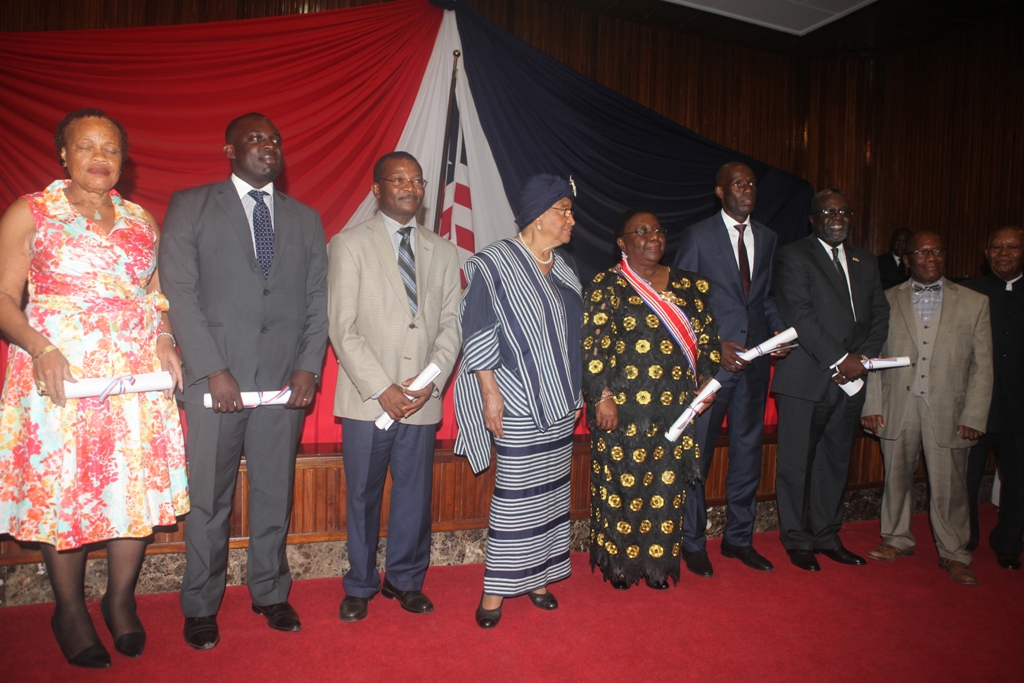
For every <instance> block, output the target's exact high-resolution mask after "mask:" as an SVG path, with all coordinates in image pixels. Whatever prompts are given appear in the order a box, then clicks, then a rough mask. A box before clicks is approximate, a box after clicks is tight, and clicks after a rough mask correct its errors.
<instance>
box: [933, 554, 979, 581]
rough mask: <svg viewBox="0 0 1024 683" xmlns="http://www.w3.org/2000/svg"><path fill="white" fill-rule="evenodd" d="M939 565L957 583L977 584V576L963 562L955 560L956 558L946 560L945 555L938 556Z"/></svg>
mask: <svg viewBox="0 0 1024 683" xmlns="http://www.w3.org/2000/svg"><path fill="white" fill-rule="evenodd" d="M939 566H940V567H941V568H942V569H945V570H946V573H947V574H949V578H951V579H953V580H954V581H956V582H957V583H962V584H963V585H965V586H977V585H978V577H977V576H975V575H974V572H972V571H971V568H970V567H968V566H967V565H966V564H964V563H963V562H957V561H956V560H948V559H946V558H945V557H940V558H939Z"/></svg>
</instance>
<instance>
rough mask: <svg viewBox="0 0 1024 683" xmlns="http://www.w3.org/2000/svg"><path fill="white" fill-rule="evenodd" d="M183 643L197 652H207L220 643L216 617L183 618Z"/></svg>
mask: <svg viewBox="0 0 1024 683" xmlns="http://www.w3.org/2000/svg"><path fill="white" fill-rule="evenodd" d="M185 642H186V643H188V646H189V647H193V648H195V649H197V650H209V649H210V648H211V647H214V646H215V645H216V644H217V643H219V642H220V631H219V630H218V629H217V615H216V614H215V615H213V616H210V617H185Z"/></svg>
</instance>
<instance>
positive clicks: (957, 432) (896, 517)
mask: <svg viewBox="0 0 1024 683" xmlns="http://www.w3.org/2000/svg"><path fill="white" fill-rule="evenodd" d="M903 259H904V261H906V263H907V266H908V267H909V269H910V280H908V281H907V282H904V283H903V284H901V285H899V286H897V287H894V288H892V289H889V290H887V291H886V293H885V296H886V298H887V299H888V300H889V305H890V306H891V311H892V313H891V319H890V321H889V338H888V339H886V341H885V345H884V346H882V354H883V355H885V356H887V357H888V356H909V357H910V360H911V365H910V367H905V368H895V369H892V370H885V371H882V372H878V373H874V374H872V375H871V377H870V378H869V379H868V385H867V399H866V401H865V402H864V409H863V411H862V412H863V415H864V416H863V417H862V418H861V424H862V425H863V426H864V428H865V429H868V430H870V431H871V432H873V433H874V434H875V435H877V436H878V437H879V438H880V440H881V446H882V457H883V459H884V461H885V488H884V489H883V491H882V540H883V543H882V545H880V546H878V547H877V548H875V549H874V550H872V551H871V552H869V553H868V557H870V558H872V559H875V560H881V561H883V562H892V561H893V560H895V559H896V558H898V557H903V556H907V555H913V554H914V545H915V543H916V541H915V539H914V534H913V532H911V530H910V526H911V521H912V516H913V513H914V505H913V489H914V473H915V472H916V471H917V462H918V454H919V453H920V451H921V448H922V446H923V447H924V461H925V463H926V465H927V469H928V490H929V492H930V502H929V515H928V516H929V518H930V520H931V526H932V533H933V534H934V536H935V545H936V548H937V549H938V551H939V566H940V567H941V568H942V569H944V570H946V572H947V573H948V574H949V576H950V578H952V579H953V580H954V581H956V582H957V583H962V584H967V585H970V586H976V585H977V584H978V578H977V577H976V576H975V575H974V572H973V571H971V568H970V566H969V565H970V564H971V554H970V553H969V552H967V541H968V540H969V539H970V531H971V526H970V513H969V512H968V506H967V454H968V452H969V451H970V449H971V446H973V445H974V444H975V443H977V441H978V439H980V438H981V436H982V433H983V432H984V431H985V424H986V421H987V420H988V408H989V403H990V402H991V400H992V328H991V323H990V321H989V302H988V297H986V296H985V295H984V294H979V293H977V292H974V291H972V290H970V289H967V288H966V287H959V286H957V285H956V284H955V283H953V282H950V281H949V280H947V279H945V278H944V277H943V274H944V272H945V268H946V246H945V244H943V242H942V238H941V237H939V236H938V235H936V234H935V233H933V232H923V231H922V232H917V233H914V235H913V236H912V237H911V238H910V240H909V241H908V242H907V251H906V253H904V255H903Z"/></svg>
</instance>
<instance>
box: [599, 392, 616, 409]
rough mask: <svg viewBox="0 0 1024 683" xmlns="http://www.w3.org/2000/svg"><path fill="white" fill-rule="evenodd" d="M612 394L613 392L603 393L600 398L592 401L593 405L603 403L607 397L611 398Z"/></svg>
mask: <svg viewBox="0 0 1024 683" xmlns="http://www.w3.org/2000/svg"><path fill="white" fill-rule="evenodd" d="M614 396H615V394H603V395H602V396H601V398H600V399H599V400H598V401H597V402H596V403H594V406H595V407H597V406H599V405H601V404H602V403H604V402H605V401H607V400H608V399H610V398H613V397H614Z"/></svg>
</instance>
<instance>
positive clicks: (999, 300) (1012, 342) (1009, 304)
mask: <svg viewBox="0 0 1024 683" xmlns="http://www.w3.org/2000/svg"><path fill="white" fill-rule="evenodd" d="M985 259H986V260H987V261H988V266H989V270H991V271H992V272H991V273H989V274H988V275H985V276H984V277H979V278H976V279H974V280H968V281H967V282H965V283H963V285H964V287H969V288H970V289H973V290H974V291H976V292H980V293H981V294H984V295H985V296H987V297H988V299H989V308H990V312H991V315H992V359H993V367H994V370H995V372H994V375H995V376H994V379H993V384H992V408H991V409H990V410H989V413H988V430H987V432H986V433H985V436H984V437H983V438H982V439H981V441H979V442H978V444H977V445H976V446H975V447H974V448H972V449H971V454H970V455H969V456H968V460H967V494H968V500H969V506H970V510H971V540H970V542H969V543H968V544H967V549H968V550H974V549H975V548H976V547H977V546H978V539H979V536H980V534H979V530H978V487H979V486H980V485H981V478H982V476H984V474H985V462H986V461H987V460H988V454H989V452H990V451H994V452H995V454H996V460H997V461H998V462H999V477H1000V482H1001V487H1000V497H999V522H998V523H997V524H996V526H995V528H994V529H992V533H991V535H990V536H989V541H988V542H989V545H990V546H991V547H992V550H994V551H995V553H996V561H997V562H998V563H999V566H1000V567H1003V568H1004V569H1010V570H1019V569H1020V568H1021V563H1020V555H1021V551H1022V550H1024V538H1022V537H1024V421H1022V420H1021V419H1020V417H1021V415H1024V277H1022V270H1024V230H1021V229H1020V228H1018V227H1013V226H1008V227H1005V228H1000V229H999V230H996V231H995V232H993V233H992V234H991V235H989V238H988V247H987V248H986V249H985Z"/></svg>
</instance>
